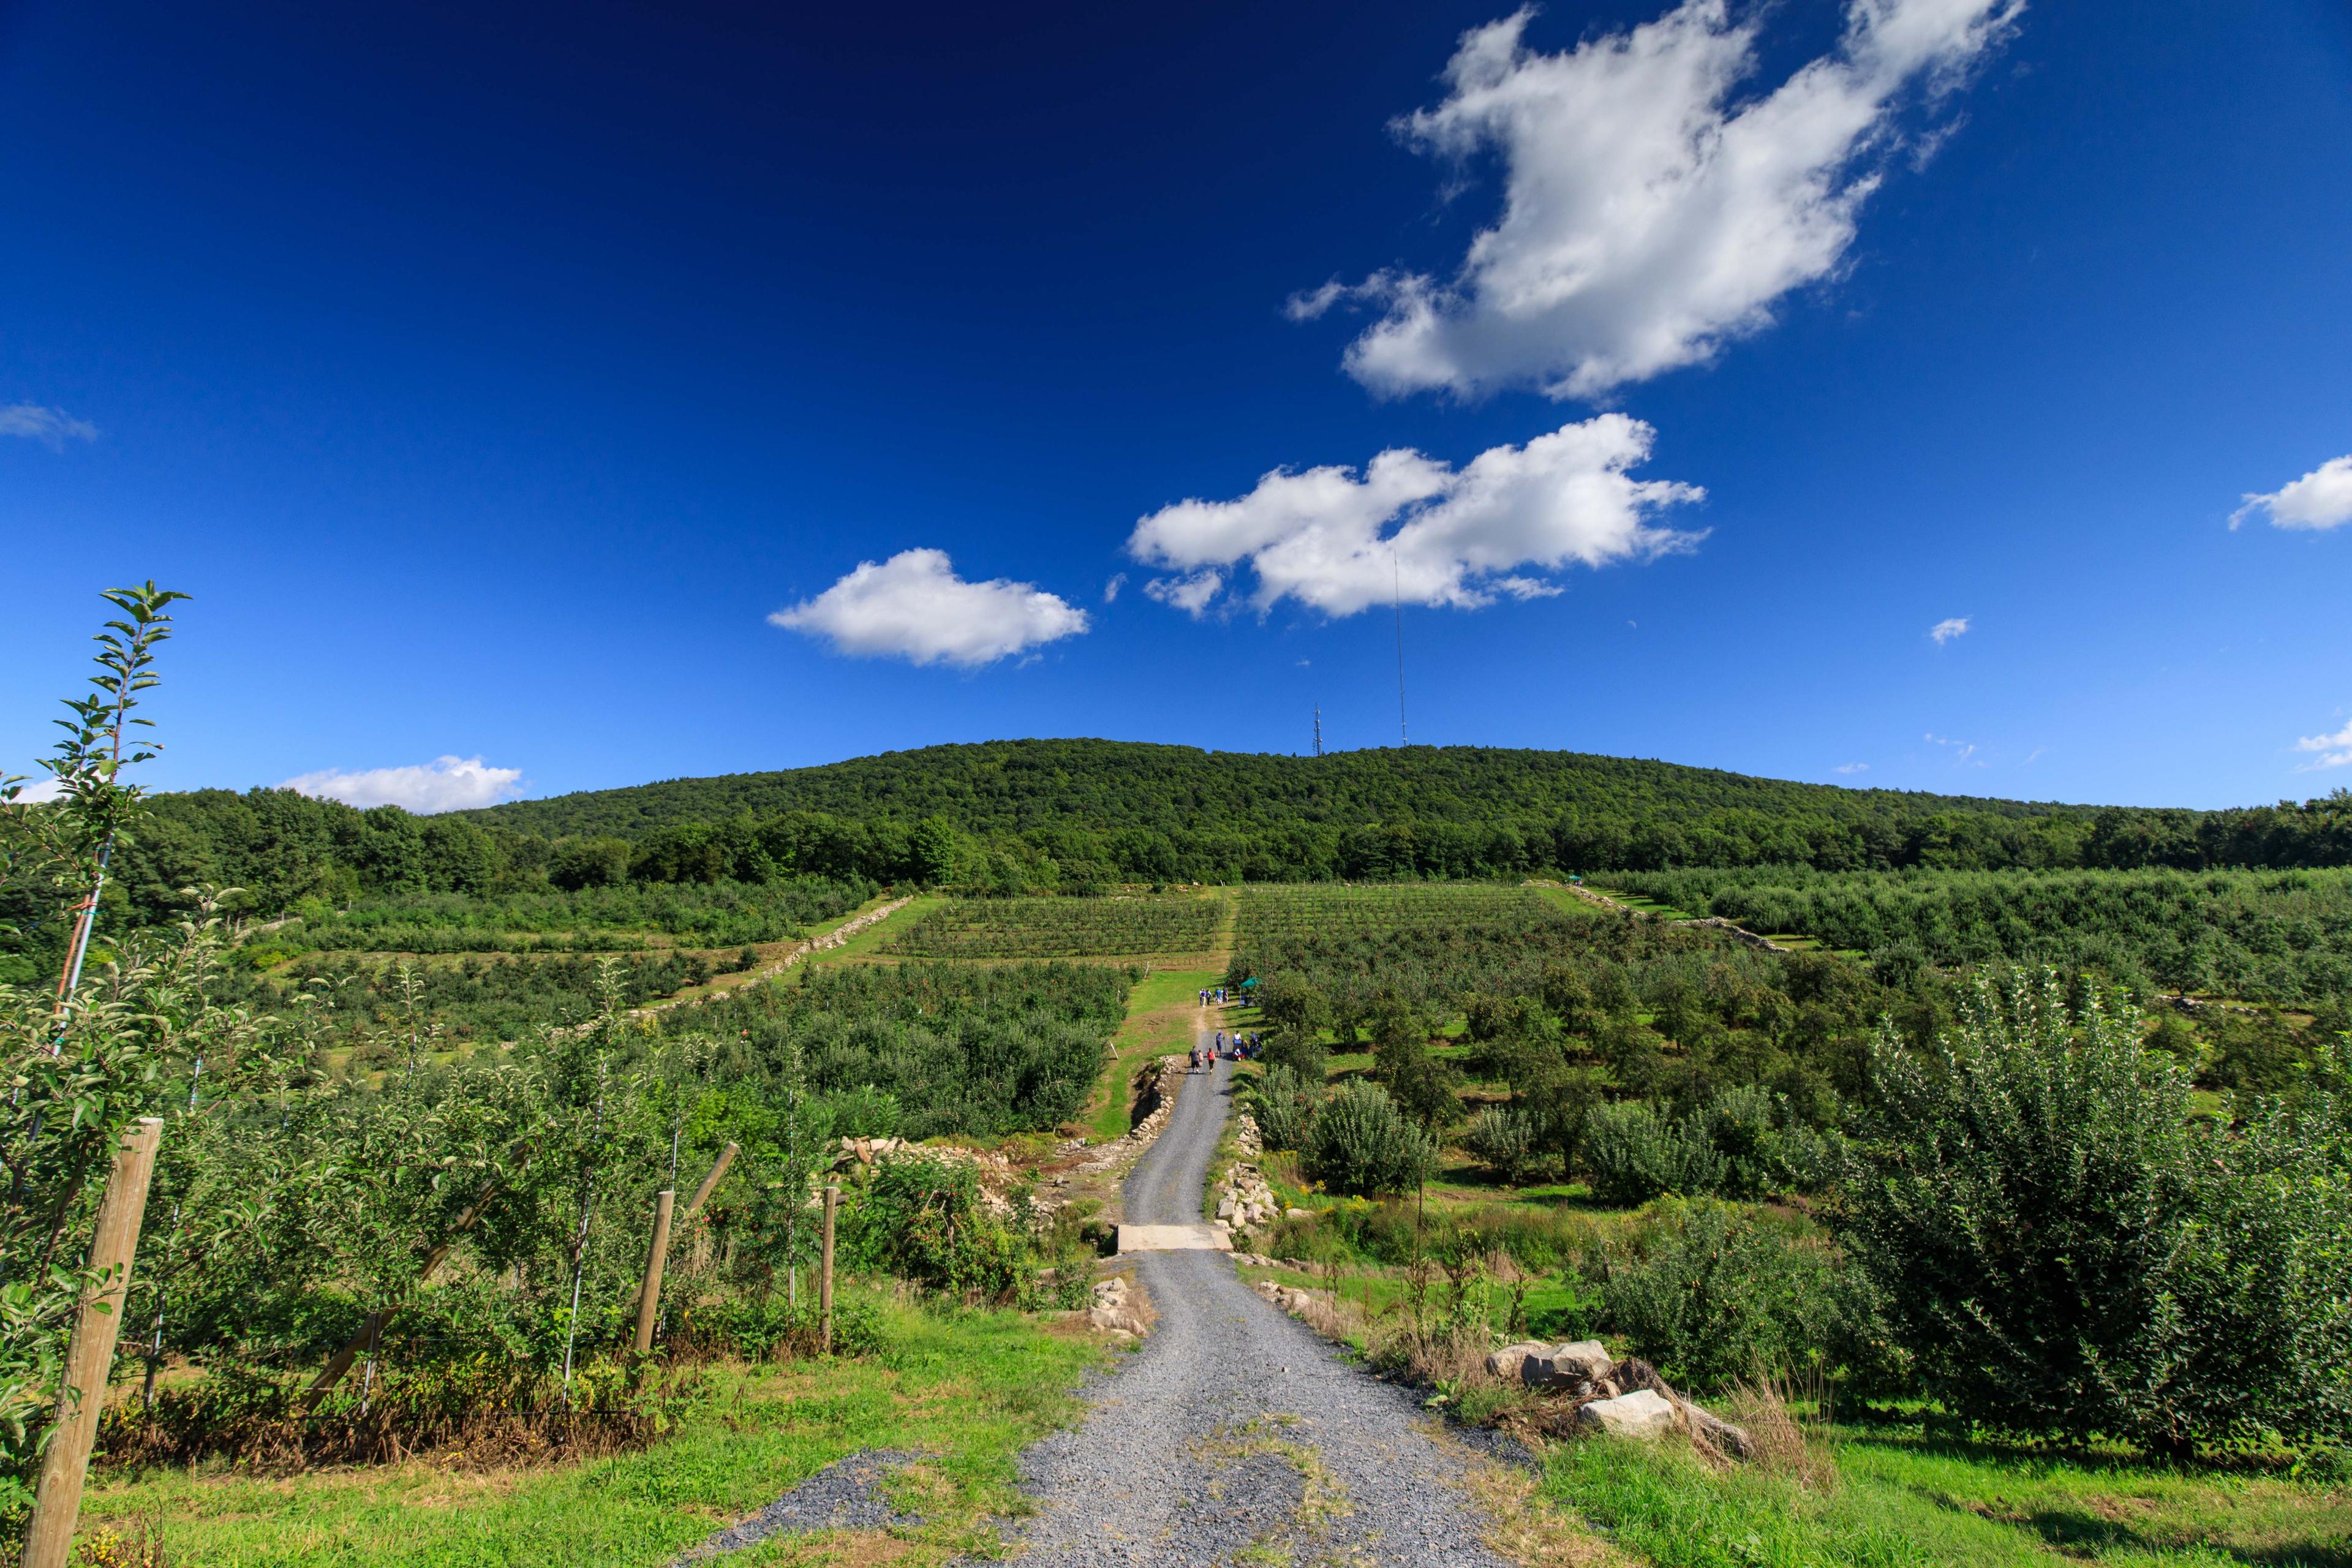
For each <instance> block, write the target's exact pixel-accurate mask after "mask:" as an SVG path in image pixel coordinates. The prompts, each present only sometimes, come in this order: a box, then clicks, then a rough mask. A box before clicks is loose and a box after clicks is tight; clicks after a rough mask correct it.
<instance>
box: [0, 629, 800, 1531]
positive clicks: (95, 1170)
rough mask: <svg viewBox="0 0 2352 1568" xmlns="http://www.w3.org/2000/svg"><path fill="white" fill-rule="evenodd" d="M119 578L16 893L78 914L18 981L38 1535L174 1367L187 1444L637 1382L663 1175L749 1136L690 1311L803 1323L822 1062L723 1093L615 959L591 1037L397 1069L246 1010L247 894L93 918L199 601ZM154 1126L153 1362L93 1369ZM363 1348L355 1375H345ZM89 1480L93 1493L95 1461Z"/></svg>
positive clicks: (17, 1176)
mask: <svg viewBox="0 0 2352 1568" xmlns="http://www.w3.org/2000/svg"><path fill="white" fill-rule="evenodd" d="M107 597H108V599H109V600H110V603H111V604H112V605H114V606H115V608H116V609H117V611H118V612H119V618H118V619H116V620H113V621H111V622H110V623H109V624H108V626H107V629H106V630H105V632H104V633H103V634H102V635H101V636H100V639H99V641H100V655H99V659H98V664H99V669H98V673H97V675H96V677H95V678H94V691H93V694H92V695H90V696H89V697H87V698H84V699H79V700H74V701H72V702H70V703H69V704H68V707H69V715H68V720H67V721H64V722H65V727H66V730H67V738H66V740H65V741H64V742H62V743H61V744H60V745H59V746H58V750H57V752H55V753H54V754H53V755H52V756H51V757H49V758H48V759H47V760H46V761H45V762H44V763H43V764H42V765H43V767H44V768H45V769H46V770H47V773H49V775H50V777H51V779H52V780H53V781H54V783H53V784H50V785H49V787H48V788H47V790H45V791H44V793H45V794H47V795H50V796H51V798H50V799H49V800H48V801H47V802H46V803H44V804H40V805H32V804H29V803H27V802H26V800H25V799H24V795H23V791H24V789H25V787H26V786H25V781H24V780H23V779H21V778H9V779H5V780H0V889H5V895H6V898H7V900H8V901H7V904H6V906H5V907H6V908H7V909H8V910H11V911H12V912H17V911H23V910H27V909H31V910H38V911H42V912H43V913H44V915H45V917H46V918H48V919H50V920H53V921H57V922H58V925H59V926H60V928H61V929H65V930H68V931H70V932H71V938H70V940H69V942H68V945H67V946H66V948H65V951H64V953H63V957H62V961H61V963H59V966H58V972H57V973H54V974H52V975H47V976H44V977H43V978H42V979H41V980H40V981H39V982H37V984H33V985H30V986H23V985H5V984H0V1052H5V1066H6V1071H7V1075H8V1085H7V1088H8V1091H9V1099H8V1102H7V1104H6V1106H5V1109H0V1179H4V1180H5V1183H6V1189H7V1192H6V1199H5V1207H0V1521H5V1523H6V1524H7V1525H8V1526H9V1527H10V1528H12V1529H21V1528H22V1527H23V1525H24V1523H25V1521H26V1520H27V1518H28V1517H29V1516H30V1514H31V1512H32V1510H33V1508H34V1504H35V1496H34V1479H35V1477H36V1475H37V1473H39V1471H40V1466H41V1463H42V1456H43V1453H44V1449H45V1447H46V1446H48V1445H50V1444H51V1443H52V1442H53V1440H54V1439H55V1437H56V1434H57V1433H58V1430H59V1426H60V1423H61V1421H63V1420H66V1419H68V1418H70V1417H73V1416H74V1415H76V1413H77V1412H80V1411H87V1410H89V1409H92V1408H94V1407H95V1404H96V1403H102V1402H103V1401H104V1400H105V1398H106V1395H107V1384H108V1382H109V1381H110V1378H111V1377H131V1378H137V1377H138V1376H139V1375H140V1373H142V1364H141V1363H144V1365H143V1373H144V1378H143V1386H142V1390H141V1393H140V1394H139V1395H138V1396H136V1400H135V1402H134V1403H132V1404H131V1406H130V1408H131V1411H132V1412H133V1413H134V1419H136V1420H138V1421H140V1422H142V1423H143V1425H144V1426H145V1427H146V1429H147V1436H148V1439H149V1440H150V1441H152V1442H156V1443H160V1444H161V1445H163V1447H167V1448H170V1449H173V1450H175V1451H194V1450H196V1449H200V1448H202V1447H205V1446H207V1445H208V1444H217V1443H219V1442H224V1441H225V1442H229V1443H234V1442H236V1441H237V1440H238V1437H237V1434H239V1433H243V1434H247V1435H248V1436H249V1435H250V1434H252V1433H253V1432H255V1431H257V1430H258V1429H260V1428H262V1427H266V1426H269V1425H270V1424H272V1423H276V1424H278V1425H279V1426H281V1427H282V1426H285V1425H286V1424H288V1423H291V1422H298V1421H299V1418H300V1417H303V1416H305V1415H309V1416H310V1417H312V1418H313V1422H314V1424H313V1425H312V1426H310V1427H308V1428H300V1429H304V1430H310V1431H312V1432H315V1431H316V1430H317V1429H318V1428H317V1426H316V1425H315V1418H316V1417H318V1416H320V1415H325V1416H327V1417H330V1418H331V1417H333V1416H335V1415H338V1414H348V1413H350V1412H352V1411H373V1412H374V1413H375V1415H376V1417H377V1419H378V1420H379V1422H381V1421H382V1420H383V1419H384V1418H385V1415H386V1413H392V1414H393V1415H398V1414H399V1413H402V1412H407V1413H408V1414H411V1415H418V1416H420V1417H421V1416H423V1415H428V1414H433V1413H436V1412H438V1413H441V1414H446V1412H447V1411H448V1410H449V1409H450V1408H451V1407H452V1406H453V1405H456V1406H462V1407H467V1408H481V1407H486V1406H491V1405H495V1406H497V1407H499V1408H504V1409H509V1410H512V1409H520V1410H525V1411H529V1410H532V1409H551V1408H554V1409H562V1408H569V1407H572V1406H573V1405H580V1406H583V1407H584V1406H590V1405H599V1404H600V1403H602V1404H604V1405H609V1404H610V1403H611V1401H612V1397H613V1394H614V1389H615V1388H616V1387H617V1386H618V1385H619V1384H618V1382H616V1380H623V1381H625V1379H626V1377H627V1376H628V1374H629V1373H630V1372H631V1370H632V1369H631V1365H630V1357H629V1355H628V1350H629V1344H630V1339H631V1334H632V1330H633V1328H634V1326H635V1307H636V1295H637V1287H638V1283H639V1279H640V1277H641V1272H642V1270H643V1269H644V1267H645V1265H646V1253H647V1245H648V1231H649V1229H650V1226H651V1222H652V1217H653V1214H654V1210H655V1197H656V1192H657V1191H658V1190H660V1189H662V1188H666V1187H672V1186H674V1184H676V1182H677V1179H678V1177H679V1176H680V1175H681V1174H683V1175H684V1176H685V1178H686V1180H687V1182H688V1184H689V1186H691V1184H693V1182H694V1181H695V1179H696V1178H697V1177H698V1176H700V1175H701V1174H702V1173H703V1172H704V1171H705V1170H706V1169H708V1168H709V1166H710V1165H711V1163H712V1162H713V1159H714V1157H715V1156H716V1155H717V1153H718V1152H719V1151H720V1150H721V1149H722V1148H723V1147H724V1146H725V1145H726V1144H728V1143H730V1142H732V1143H735V1144H738V1145H740V1152H741V1158H740V1159H739V1160H738V1161H737V1162H736V1163H735V1164H734V1168H733V1173H732V1174H731V1175H730V1179H729V1181H728V1183H727V1184H726V1185H725V1186H724V1187H723V1188H722V1189H721V1190H720V1193H719V1197H718V1199H717V1200H716V1201H714V1202H713V1204H712V1205H710V1207H709V1209H708V1210H706V1211H705V1212H704V1215H702V1217H701V1221H700V1223H699V1225H698V1227H697V1228H696V1229H695V1230H694V1231H693V1233H692V1234H690V1235H688V1236H683V1237H680V1238H679V1239H678V1240H677V1243H676V1244H675V1251H674V1258H675V1259H676V1261H675V1262H674V1264H673V1267H672V1271H671V1276H670V1278H671V1281H672V1289H670V1290H669V1291H667V1292H666V1298H665V1299H666V1300H667V1301H668V1302H670V1303H673V1304H674V1305H673V1307H672V1309H671V1310H669V1313H668V1321H667V1324H666V1327H667V1331H669V1332H670V1333H671V1334H672V1335H678V1334H681V1333H683V1334H687V1335H690V1336H691V1335H699V1336H701V1337H703V1338H705V1339H707V1340H708V1339H716V1340H719V1341H721V1342H727V1343H730V1344H734V1345H738V1346H742V1347H745V1348H750V1349H753V1350H761V1349H764V1348H766V1346H767V1345H769V1344H771V1343H772V1342H775V1341H776V1340H777V1339H779V1338H782V1337H786V1336H789V1335H791V1334H792V1333H793V1332H794V1331H795V1325H796V1324H797V1323H799V1322H800V1321H803V1320H804V1319H805V1317H806V1315H807V1314H806V1313H805V1311H804V1310H803V1309H801V1308H799V1307H796V1306H795V1305H794V1302H793V1297H794V1296H795V1295H796V1294H797V1292H796V1290H795V1289H794V1283H795V1270H796V1269H798V1268H802V1267H804V1266H805V1265H806V1263H807V1262H808V1261H809V1259H810V1257H811V1254H812V1251H813V1249H814V1245H815V1237H814V1226H812V1224H811V1221H810V1218H809V1216H808V1211H807V1209H806V1207H805V1205H806V1203H807V1197H808V1194H809V1191H810V1184H811V1179H812V1176H813V1174H814V1171H815V1169H816V1168H817V1167H818V1165H819V1163H821V1160H822V1156H823V1152H824V1141H825V1134H826V1132H827V1131H828V1129H827V1128H826V1127H825V1126H824V1124H823V1123H824V1120H825V1113H824V1109H823V1107H822V1106H820V1105H817V1104H815V1103H813V1102H812V1101H811V1100H809V1098H808V1097H807V1096H806V1095H804V1094H803V1093H802V1092H801V1084H800V1075H799V1073H798V1071H797V1064H796V1062H794V1061H793V1060H792V1059H790V1057H789V1054H788V1055H787V1057H786V1058H785V1059H782V1060H781V1061H776V1062H772V1063H769V1064H766V1065H765V1066H764V1067H763V1068H762V1069H761V1074H760V1075H758V1076H759V1081H757V1082H754V1081H751V1080H750V1079H747V1078H742V1077H740V1076H739V1078H738V1079H736V1080H735V1081H732V1082H730V1083H729V1084H727V1085H725V1086H723V1087H722V1086H715V1085H713V1084H711V1083H709V1082H707V1081H706V1078H707V1076H708V1074H707V1069H708V1067H709V1062H710V1060H711V1058H712V1055H713V1050H712V1047H711V1044H710V1042H709V1041H705V1040H698V1039H697V1038H695V1037H692V1036H688V1035H674V1036H671V1037H667V1038H663V1039H660V1040H656V1037H654V1036H652V1035H651V1034H649V1033H647V1032H646V1031H644V1030H643V1029H641V1028H640V1027H638V1026H635V1025H634V1024H633V1023H632V1021H631V1020H630V1019H629V1017H628V1016H627V1014H626V1012H625V1007H624V1005H623V1000H624V999H623V997H622V994H621V991H620V984H619V978H618V976H617V974H616V973H614V972H613V971H612V969H611V968H610V966H609V964H608V967H607V970H606V973H604V975H603V976H602V977H601V978H602V985H601V993H602V994H601V998H600V1000H601V1007H600V1009H599V1011H598V1014H597V1016H596V1017H595V1018H594V1019H593V1021H592V1022H591V1023H589V1024H588V1025H587V1026H583V1027H578V1028H573V1029H570V1030H554V1029H549V1030H543V1031H542V1032H541V1034H540V1036H539V1037H537V1038H536V1039H534V1040H532V1041H530V1042H528V1043H526V1044H524V1045H523V1046H521V1047H517V1048H516V1049H514V1050H512V1051H502V1052H491V1053H483V1054H478V1055H477V1056H476V1057H474V1058H470V1059H468V1060H467V1062H465V1063H464V1064H463V1065H459V1066H455V1067H445V1066H440V1065H436V1063H435V1062H434V1061H433V1060H432V1058H431V1056H430V1053H429V1051H419V1050H417V1049H415V1048H414V1047H412V1048H411V1049H410V1050H409V1051H408V1053H407V1054H406V1057H405V1059H404V1060H397V1061H394V1062H392V1063H389V1064H386V1066H385V1068H384V1070H383V1073H382V1074H381V1075H380V1076H379V1077H377V1078H375V1079H371V1078H370V1077H369V1076H367V1075H357V1076H354V1075H350V1074H336V1073H328V1072H322V1071H320V1070H319V1069H320V1067H321V1065H322V1064H321V1062H320V1054H321V1051H322V1049H323V1048H324V1047H325V1044H326V1042H327V1040H328V1037H329V1029H328V1026H327V1020H326V1017H325V1016H324V1008H323V1004H322V1002H321V1001H320V999H319V998H317V997H316V996H315V995H313V996H311V997H310V998H309V999H307V1000H306V999H299V998H298V999H297V1001H296V1002H295V1004H294V1005H292V1006H290V1007H288V1008H285V1009H282V1010H278V1011H273V1012H269V1013H266V1014H265V1013H261V1012H257V1011H256V1010H253V1009H251V1008H249V1007H247V1006H245V1005H234V1004H231V1003H230V1002H228V1001H226V1000H225V997H226V995H227V994H230V992H231V991H232V990H233V989H234V988H228V987H225V986H224V984H223V979H224V961H225V957H226V954H227V952H228V951H229V949H230V946H231V944H232V942H233V933H232V932H231V931H230V930H229V929H228V928H227V926H226V923H225V921H224V919H223V917H222V916H221V915H220V913H219V912H218V911H219V908H220V903H221V894H220V893H219V892H218V891H216V890H205V891H197V890H192V891H191V893H190V895H189V899H188V903H187V909H186V912H185V916H184V919H182V920H181V921H179V922H178V923H177V925H176V926H175V927H168V928H164V929H160V930H149V931H133V932H131V933H130V934H128V935H127V936H123V937H120V938H106V939H94V938H93V936H92V931H93V930H94V929H95V921H94V915H95V911H96V909H97V907H98V906H99V904H100V901H101V900H103V899H104V898H105V897H106V896H107V892H108V882H107V874H108V872H109V870H110V868H111V867H113V866H114V865H116V864H117V863H118V862H119V858H120V857H121V852H122V850H123V849H124V847H125V846H126V845H127V844H128V843H129V842H131V840H132V838H133V837H134V836H135V835H136V834H137V833H138V832H139V830H140V826H141V822H142V815H141V813H142V801H141V796H140V791H139V790H138V788H137V786H136V785H135V784H132V783H131V782H130V780H129V778H128V776H127V775H128V773H129V771H130V770H131V768H132V767H133V766H135V765H136V764H137V763H140V762H142V761H145V760H147V758H148V757H149V756H151V755H152V752H153V750H154V748H153V746H152V743H150V744H144V745H142V744H141V743H140V742H139V739H138V738H139V737H140V736H142V734H144V733H145V732H146V731H145V728H144V721H143V719H142V717H141V716H140V715H139V714H138V712H137V711H136V710H137V709H138V708H139V706H140V704H141V700H142V693H144V692H145V691H147V690H148V689H151V688H152V686H153V685H154V684H155V682H156V679H157V678H156V675H155V672H154V658H155V651H156V649H157V647H159V646H160V645H161V644H162V643H163V641H165V640H166V639H167V638H168V637H169V636H170V632H171V624H172V617H171V614H170V606H171V605H172V604H173V601H174V600H176V599H178V598H180V597H181V595H176V594H172V593H169V592H165V591H163V590H159V589H157V588H156V587H155V586H154V585H153V584H146V585H144V586H142V587H139V588H135V589H125V590H119V591H116V592H113V593H110V594H109V595H107ZM149 1119H154V1120H158V1121H160V1122H161V1141H160V1153H159V1154H158V1155H157V1157H156V1159H155V1163H154V1165H153V1172H152V1183H151V1184H150V1185H149V1189H148V1195H147V1199H146V1202H145V1205H144V1208H143V1223H142V1226H141V1227H140V1230H141V1234H140V1236H139V1240H138V1248H137V1255H136V1267H135V1268H132V1269H131V1280H130V1289H129V1295H128V1298H127V1300H123V1301H122V1302H121V1310H120V1312H119V1314H118V1315H113V1316H112V1322H113V1323H114V1324H115V1325H117V1326H118V1327H119V1330H120V1352H119V1354H118V1357H117V1360H116V1363H115V1365H114V1366H113V1367H112V1368H105V1366H104V1363H103V1361H102V1360H101V1361H100V1363H99V1364H100V1368H101V1369H103V1370H102V1371H101V1372H100V1375H98V1376H97V1377H95V1378H89V1379H86V1381H89V1382H91V1383H92V1384H93V1385H92V1386H81V1387H74V1386H68V1370H67V1369H68V1348H69V1344H70V1342H72V1340H73V1338H74V1336H75V1334H76V1333H77V1332H81V1333H82V1334H83V1335H84V1338H85V1340H87V1339H88V1337H89V1325H90V1323H91V1322H92V1321H94V1320H93V1317H92V1314H91V1313H90V1312H89V1310H88V1309H87V1306H86V1303H87V1302H88V1301H89V1299H91V1298H92V1297H93V1296H94V1295H102V1294H104V1293H105V1292H106V1291H108V1290H114V1291H119V1290H120V1289H121V1287H122V1284H123V1281H122V1279H121V1276H120V1274H117V1275H116V1276H114V1277H113V1278H112V1279H100V1278H99V1277H98V1276H97V1275H96V1274H94V1273H93V1272H92V1270H91V1269H90V1268H89V1267H88V1266H87V1264H88V1259H89V1251H90V1247H91V1236H92V1228H93V1226H94V1225H95V1224H96V1223H97V1220H98V1215H99V1208H100V1203H101V1201H102V1198H103V1196H104V1193H105V1190H106V1188H107V1186H108V1173H109V1168H110V1163H112V1162H113V1161H114V1158H115V1155H116V1152H117V1149H118V1147H119V1145H120V1144H121V1142H122V1141H123V1138H124V1134H125V1133H126V1131H128V1130H131V1129H134V1128H136V1127H137V1126H139V1125H140V1124H141V1123H142V1121H147V1120H149ZM118 1201H119V1198H118ZM428 1272H429V1273H430V1274H431V1279H430V1282H429V1283H427V1282H426V1281H425V1279H424V1278H423V1276H425V1274H427V1273H428ZM698 1318H699V1321H698ZM77 1321H79V1322H80V1323H81V1324H82V1329H81V1330H79V1331H78V1330H77V1329H76V1327H75V1324H76V1323H77ZM346 1346H348V1347H349V1348H350V1349H351V1350H352V1352H353V1353H352V1356H350V1357H348V1358H341V1359H344V1360H345V1361H346V1363H347V1364H350V1365H351V1367H352V1372H351V1374H350V1375H349V1376H346V1377H345V1378H343V1379H342V1381H341V1383H340V1384H338V1385H336V1386H335V1387H333V1388H332V1389H331V1390H330V1389H328V1388H326V1387H323V1386H321V1380H320V1376H319V1374H320V1369H321V1368H322V1367H326V1366H329V1365H331V1363H333V1362H334V1361H335V1360H336V1359H338V1358H337V1356H336V1352H337V1351H338V1350H339V1348H342V1347H346ZM189 1368H193V1369H194V1373H196V1375H190V1374H189V1373H188V1371H187V1370H185V1369H189ZM162 1369H170V1370H169V1374H168V1375H166V1376H164V1377H163V1379H162V1380H161V1383H160V1385H159V1381H158V1376H157V1373H158V1371H159V1370H162ZM110 1419H119V1417H114V1416H110ZM394 1437H395V1441H396V1440H397V1434H396V1431H395V1433H394ZM112 1442H113V1439H112V1438H110V1445H111V1444H112ZM53 1468H54V1467H53ZM73 1481H74V1488H73V1489H74V1491H75V1493H76V1495H77V1496H78V1493H79V1465H78V1464H77V1465H76V1466H75V1467H74V1476H73ZM41 1486H42V1488H43V1490H44V1500H43V1503H42V1507H43V1510H44V1511H45V1512H47V1510H48V1506H49V1505H48V1500H47V1490H48V1489H49V1479H48V1478H47V1477H46V1476H45V1477H44V1478H43V1479H42V1482H41ZM69 1528H70V1517H69V1514H68V1529H69Z"/></svg>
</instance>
